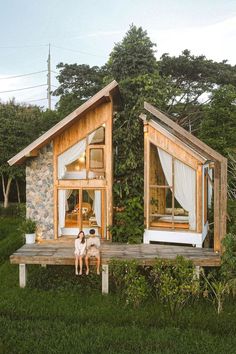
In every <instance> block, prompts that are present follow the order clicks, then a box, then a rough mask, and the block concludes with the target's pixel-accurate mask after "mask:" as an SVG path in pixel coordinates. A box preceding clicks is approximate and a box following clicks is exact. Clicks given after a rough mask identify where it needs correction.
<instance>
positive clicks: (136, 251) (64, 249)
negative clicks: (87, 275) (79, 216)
mask: <svg viewBox="0 0 236 354" xmlns="http://www.w3.org/2000/svg"><path fill="white" fill-rule="evenodd" d="M177 255H180V256H183V257H185V258H187V259H190V260H191V261H192V262H193V263H194V265H196V266H210V267H215V266H220V255H219V254H217V253H214V251H213V250H212V249H208V248H194V247H187V246H171V245H158V244H139V245H127V244H115V243H108V242H107V243H106V242H103V243H102V246H101V264H102V265H106V264H109V262H110V261H111V260H112V259H120V260H128V259H130V260H131V259H135V260H136V261H137V262H138V263H139V264H140V265H144V266H145V265H153V264H154V263H155V260H156V259H166V260H174V259H175V258H176V256H177ZM10 262H11V263H12V264H48V265H74V239H69V240H67V241H57V240H52V241H49V242H47V241H44V242H42V243H40V244H33V245H24V246H23V247H21V248H20V249H18V250H17V251H16V252H15V253H13V254H12V255H11V257H10Z"/></svg>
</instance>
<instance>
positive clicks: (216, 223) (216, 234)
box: [214, 162, 221, 251]
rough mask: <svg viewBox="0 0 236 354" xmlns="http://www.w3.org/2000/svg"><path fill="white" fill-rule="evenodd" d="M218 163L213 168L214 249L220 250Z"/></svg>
mask: <svg viewBox="0 0 236 354" xmlns="http://www.w3.org/2000/svg"><path fill="white" fill-rule="evenodd" d="M220 249H221V244H220V164H219V162H216V163H215V169H214V250H215V251H220Z"/></svg>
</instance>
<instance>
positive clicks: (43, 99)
mask: <svg viewBox="0 0 236 354" xmlns="http://www.w3.org/2000/svg"><path fill="white" fill-rule="evenodd" d="M45 100H47V97H45V98H39V99H37V98H36V99H34V100H27V101H24V102H25V103H27V102H35V101H45Z"/></svg>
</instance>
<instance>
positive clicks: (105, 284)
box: [102, 264, 109, 294]
mask: <svg viewBox="0 0 236 354" xmlns="http://www.w3.org/2000/svg"><path fill="white" fill-rule="evenodd" d="M108 292H109V267H108V264H103V265H102V293H103V294H108Z"/></svg>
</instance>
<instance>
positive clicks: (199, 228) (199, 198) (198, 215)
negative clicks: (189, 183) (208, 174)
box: [196, 165, 203, 232]
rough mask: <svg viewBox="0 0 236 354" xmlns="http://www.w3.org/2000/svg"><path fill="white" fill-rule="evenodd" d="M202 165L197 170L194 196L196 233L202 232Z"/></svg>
mask: <svg viewBox="0 0 236 354" xmlns="http://www.w3.org/2000/svg"><path fill="white" fill-rule="evenodd" d="M202 193H203V189H202V165H199V166H198V169H197V195H196V202H197V209H196V220H197V232H202V226H203V225H202V211H203V210H202V208H203V205H202Z"/></svg>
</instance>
